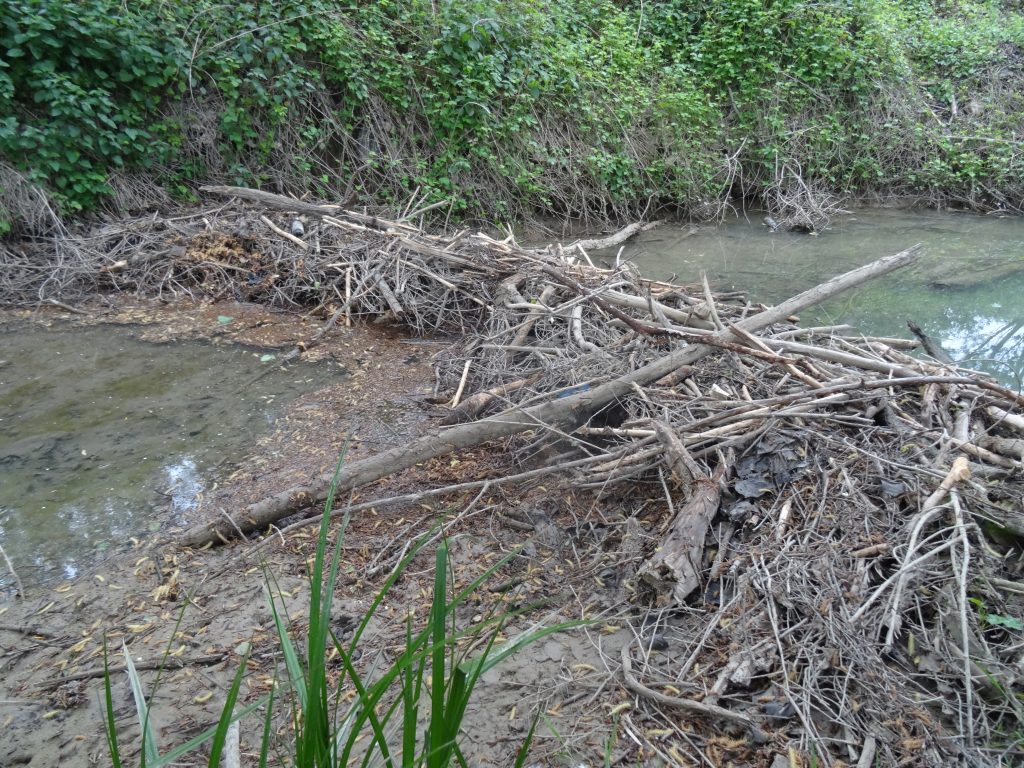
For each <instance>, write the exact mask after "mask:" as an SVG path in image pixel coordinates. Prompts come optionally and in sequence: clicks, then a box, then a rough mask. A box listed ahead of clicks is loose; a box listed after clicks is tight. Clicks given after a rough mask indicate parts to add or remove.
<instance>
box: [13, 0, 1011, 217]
mask: <svg viewBox="0 0 1024 768" xmlns="http://www.w3.org/2000/svg"><path fill="white" fill-rule="evenodd" d="M0 53H2V54H3V55H0V156H2V157H3V159H4V162H6V163H7V164H8V165H9V166H11V167H14V168H17V169H18V170H19V171H20V172H22V173H23V174H24V175H26V176H27V177H28V178H29V179H30V180H31V181H33V182H35V183H37V184H40V185H42V186H44V187H46V188H47V189H48V190H49V191H50V193H51V194H52V195H53V196H54V199H55V200H56V201H57V202H58V204H59V205H60V206H61V208H62V210H64V211H65V212H74V211H77V210H82V209H90V208H95V207H96V206H97V205H101V204H104V203H107V204H109V205H113V206H115V207H116V206H118V205H120V206H125V205H129V204H139V202H140V201H139V200H138V195H136V196H135V197H133V198H132V199H131V201H126V199H124V198H125V196H124V195H121V194H119V190H123V189H124V188H125V186H126V185H130V182H128V181H125V179H129V180H130V179H137V178H138V176H139V175H140V174H141V175H142V176H144V177H146V178H148V179H151V180H157V181H158V182H159V184H160V185H162V186H163V188H164V189H165V190H166V191H167V192H170V193H171V194H174V195H185V196H187V195H189V194H191V192H190V190H191V189H192V188H193V187H194V185H195V183H196V182H199V181H226V182H232V183H239V184H247V185H253V186H262V187H268V188H271V189H274V190H275V191H276V190H286V191H290V192H293V193H301V192H313V193H314V194H317V195H324V196H333V197H342V198H345V199H352V198H360V199H362V200H363V201H366V202H375V203H384V204H387V203H395V202H405V201H406V200H408V199H409V198H411V197H414V196H415V197H417V198H420V199H422V200H423V201H424V202H427V203H429V202H434V201H437V200H448V201H450V202H451V204H452V208H453V212H454V213H455V214H456V215H461V216H464V217H472V216H475V217H481V218H484V219H487V220H491V221H497V220H501V219H508V218H513V217H521V216H524V215H530V214H534V213H541V214H548V215H556V216H565V217H584V218H588V217H599V218H602V217H603V218H613V217H624V216H629V215H636V214H638V213H639V212H641V211H644V210H647V209H649V207H650V206H652V205H654V206H662V207H673V208H679V209H693V210H701V209H702V208H704V209H707V208H708V206H709V205H710V209H714V207H715V205H716V204H717V203H719V202H720V201H723V200H725V199H727V198H729V197H736V196H740V195H742V196H758V195H759V194H763V193H764V192H765V190H767V189H769V188H770V187H771V186H772V185H773V184H777V183H779V180H780V178H781V177H782V175H783V174H784V173H787V172H788V173H793V172H795V173H798V174H799V175H800V177H801V178H802V179H804V180H805V181H807V182H808V183H810V184H813V185H816V186H817V187H818V188H822V189H827V190H829V191H831V192H835V193H838V194H843V195H868V194H881V195H902V196H916V197H924V198H927V199H930V200H932V201H934V202H936V203H945V202H960V203H963V204H965V205H971V206H976V207H987V206H997V205H1006V206H1008V207H1020V205H1021V199H1022V197H1024V182H1022V179H1024V156H1022V151H1021V142H1022V140H1024V136H1022V135H1021V125H1022V124H1024V12H1022V11H1021V8H1020V6H1019V3H1014V2H1008V1H1006V2H998V1H996V0H898V1H897V0H825V1H824V2H808V0H661V1H657V0H655V1H654V2H632V1H629V2H611V1H610V0H597V1H596V2H582V1H581V0H568V1H567V2H558V3H555V2H551V1H550V0H511V1H510V2H497V0H470V1H469V2H461V1H460V2H458V3H456V2H453V1H452V0H440V1H436V0H435V2H426V1H425V0H410V1H409V2H402V3H399V2H391V1H390V0H382V1H381V2H373V3H370V2H355V1H349V2H345V1H344V0H276V1H275V2H270V1H269V0H252V1H250V2H239V3H234V4H229V5H224V4H220V3H214V2H212V0H188V1H187V2H180V3H165V2H160V1H159V0H139V1H138V2H135V3H128V4H125V3H120V2H115V1H114V0H10V2H7V3H4V4H3V5H2V6H0ZM3 199H4V195H3V192H2V191H0V205H2V204H3V203H2V201H3ZM142 202H144V200H143V201H142ZM11 207H12V206H11V205H8V208H11ZM17 215H18V213H17V211H13V212H12V211H10V210H9V211H8V213H7V215H6V216H5V215H3V214H2V213H0V222H3V221H7V224H6V227H7V228H9V227H10V219H11V218H12V217H14V216H17ZM0 226H4V225H0Z"/></svg>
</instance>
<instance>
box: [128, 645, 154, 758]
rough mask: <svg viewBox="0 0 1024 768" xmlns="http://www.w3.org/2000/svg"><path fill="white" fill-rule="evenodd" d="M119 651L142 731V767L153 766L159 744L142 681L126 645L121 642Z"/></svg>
mask: <svg viewBox="0 0 1024 768" xmlns="http://www.w3.org/2000/svg"><path fill="white" fill-rule="evenodd" d="M121 651H122V652H123V653H124V662H125V667H126V670H125V671H126V672H127V673H128V682H129V683H130V684H131V688H132V697H133V698H134V699H135V709H136V712H137V713H138V718H139V728H140V729H141V731H142V768H146V765H147V764H148V765H150V766H155V765H156V764H157V762H158V761H159V759H160V746H159V744H158V743H157V740H156V734H155V733H154V732H153V724H152V723H150V722H149V706H148V705H147V704H146V695H145V694H144V693H143V691H142V681H141V680H140V679H139V673H138V672H137V671H136V670H135V663H134V662H133V661H132V655H131V654H130V653H129V652H128V646H127V645H126V644H125V643H124V641H122V642H121Z"/></svg>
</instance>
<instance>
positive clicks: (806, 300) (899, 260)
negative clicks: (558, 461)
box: [178, 245, 921, 547]
mask: <svg viewBox="0 0 1024 768" xmlns="http://www.w3.org/2000/svg"><path fill="white" fill-rule="evenodd" d="M920 250H921V248H920V245H915V246H913V247H912V248H909V249H907V250H905V251H901V252H900V253H897V254H895V255H893V256H886V257H884V258H881V259H879V260H877V261H875V262H872V263H871V264H868V265H866V266H863V267H860V268H858V269H854V270H852V271H850V272H847V273H845V274H843V275H840V276H838V277H834V278H832V279H831V280H828V281H826V282H824V283H822V284H820V285H818V286H815V287H814V288H811V289H809V290H807V291H804V292H803V293H800V294H798V295H796V296H794V297H792V298H790V299H788V300H786V301H784V302H782V303H781V304H779V305H777V306H775V307H770V308H768V309H766V310H764V311H763V312H759V313H758V314H756V315H751V316H750V317H747V318H745V319H743V320H741V321H739V322H738V323H736V325H737V326H739V327H740V328H742V329H743V330H745V331H748V332H752V331H758V330H761V329H764V328H767V327H769V326H771V325H773V324H775V323H778V322H780V321H783V320H785V319H786V318H788V317H790V316H791V315H794V314H796V313H799V312H802V311H804V310H806V309H808V308H809V307H812V306H814V305H816V304H818V303H820V302H822V301H825V300H827V299H830V298H832V297H834V296H836V295H838V294H840V293H842V292H843V291H846V290H848V289H850V288H853V287H855V286H857V285H861V284H862V283H864V282H866V281H868V280H871V279H873V278H875V277H879V276H881V275H885V274H888V273H889V272H892V271H893V270H896V269H899V268H901V267H904V266H907V265H908V264H911V263H913V262H914V261H915V260H916V259H917V257H918V255H919V253H920ZM707 339H708V340H714V341H720V342H727V341H737V340H739V339H737V336H736V335H735V334H733V333H732V331H731V330H730V329H728V328H727V329H725V330H723V331H720V332H717V333H714V334H709V335H708V336H707ZM712 349H713V347H710V346H707V345H705V344H695V345H687V346H684V347H682V348H681V349H676V350H675V351H672V352H670V353H668V354H666V355H664V356H662V357H660V358H658V359H656V360H654V361H653V362H651V363H648V364H647V365H645V366H643V367H641V368H638V369H636V370H634V371H631V372H629V373H627V374H625V375H623V376H620V377H618V378H616V379H613V380H611V381H608V382H606V383H605V384H602V385H600V386H597V387H594V388H591V389H588V390H586V391H583V392H579V393H577V394H573V395H569V396H565V397H558V398H556V399H554V400H550V401H548V402H542V403H540V404H538V405H534V406H531V407H528V408H512V409H510V410H508V411H505V412H503V413H499V414H497V415H494V416H491V417H488V418H486V419H483V420H480V421H475V422H471V423H468V424H460V425H458V426H455V427H452V428H451V429H447V430H445V431H443V432H440V433H434V434H428V435H425V436H423V437H421V438H419V439H417V440H413V441H412V442H410V443H408V444H406V445H401V446H398V447H396V448H392V449H391V450H388V451H384V452H382V453H380V454H377V455H375V456H370V457H368V458H366V459H362V460H360V461H355V462H352V463H351V464H348V465H346V466H344V467H342V469H341V471H340V473H339V475H338V478H337V488H338V491H339V492H341V493H344V492H346V491H349V490H351V489H353V488H357V487H359V486H362V485H365V484H366V483H371V482H373V481H375V480H379V479H381V478H383V477H387V476H389V475H392V474H394V473H395V472H399V471H401V470H403V469H407V468H409V467H411V466H414V465H415V464H418V463H420V462H422V461H427V460H429V459H432V458H435V457H437V456H442V455H444V454H447V453H450V452H452V451H455V450H459V449H462V448H468V447H470V446H473V445H479V444H480V443H485V442H488V441H491V440H496V439H499V438H502V437H508V436H510V435H514V434H517V433H520V432H525V431H528V430H536V429H555V430H563V431H571V430H573V429H575V428H576V427H578V426H581V425H582V424H584V423H586V421H587V420H588V419H589V418H590V417H591V416H592V415H593V414H594V413H596V412H598V411H600V410H602V409H603V408H605V407H606V406H608V405H609V404H611V403H613V402H615V401H616V400H617V399H619V398H621V397H623V396H625V395H626V394H627V393H629V392H630V391H631V390H632V389H633V387H634V385H641V386H642V385H645V384H649V383H651V382H654V381H657V380H658V379H660V378H662V377H663V376H666V375H668V374H669V373H672V372H673V371H675V370H677V369H679V368H681V367H682V366H684V365H692V364H693V363H694V362H696V361H697V360H699V359H701V358H702V357H704V356H705V355H706V354H708V353H709V352H710V351H712ZM330 485H331V476H330V475H324V476H322V477H320V478H319V479H318V480H317V481H316V482H314V483H312V484H310V485H304V486H296V487H293V488H289V489H287V490H284V491H281V492H280V493H278V494H275V495H273V496H270V497H267V498H265V499H263V500H261V501H258V502H255V503H253V504H250V505H249V506H247V507H245V508H244V509H243V510H241V511H240V512H238V513H236V514H234V515H232V516H230V517H229V516H227V515H224V516H222V517H220V518H215V519H213V520H211V521H209V522H206V523H202V524H200V525H197V526H194V527H192V528H190V529H188V530H187V531H185V532H184V533H183V534H182V535H181V536H180V537H179V538H178V544H179V545H181V546H184V547H203V546H207V545H211V544H217V543H221V542H226V541H229V540H230V539H232V538H234V537H235V536H236V535H237V534H238V533H242V534H249V533H252V532H254V531H259V530H263V529H264V528H266V527H267V526H269V525H270V524H271V523H274V522H276V521H277V520H280V519H281V518H283V517H287V516H289V515H292V514H294V513H295V512H297V511H299V510H301V509H304V508H306V507H309V506H312V505H313V504H315V503H318V502H320V501H323V500H324V499H325V498H326V497H327V492H328V489H329V488H330Z"/></svg>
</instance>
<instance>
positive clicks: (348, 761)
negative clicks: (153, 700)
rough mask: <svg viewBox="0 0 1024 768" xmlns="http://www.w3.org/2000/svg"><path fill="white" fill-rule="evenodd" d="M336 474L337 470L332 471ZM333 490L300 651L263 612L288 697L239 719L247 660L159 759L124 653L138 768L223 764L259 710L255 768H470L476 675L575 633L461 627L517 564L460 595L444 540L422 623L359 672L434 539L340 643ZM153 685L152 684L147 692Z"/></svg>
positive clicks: (498, 619)
mask: <svg viewBox="0 0 1024 768" xmlns="http://www.w3.org/2000/svg"><path fill="white" fill-rule="evenodd" d="M340 466H341V464H340V462H339V469H340ZM335 477H337V475H335ZM335 490H336V489H335V488H334V487H332V489H331V492H330V494H329V496H328V500H327V505H326V508H325V513H324V515H323V518H322V520H321V523H320V531H319V537H318V540H317V549H316V555H315V559H314V564H313V569H312V573H311V575H310V596H309V603H308V619H309V620H308V629H307V630H306V633H305V638H304V640H305V642H304V643H302V644H298V645H297V644H296V642H295V640H294V639H293V637H292V633H291V631H290V628H289V626H288V621H287V618H286V617H285V616H284V615H283V614H282V610H281V609H279V606H278V604H277V601H276V599H275V598H274V597H273V596H272V595H273V591H272V590H271V597H270V607H271V612H272V615H273V619H274V625H275V627H276V630H277V641H278V643H279V648H280V652H281V656H282V657H283V660H284V672H285V679H284V682H285V683H286V684H285V686H284V690H285V692H286V693H284V694H278V695H276V696H275V695H274V693H273V692H272V693H271V694H270V695H269V696H265V697H262V698H259V699H258V700H256V701H254V702H251V703H249V704H247V705H245V706H244V707H241V708H239V709H237V710H236V704H237V703H238V698H239V691H240V686H241V683H242V680H243V678H244V675H245V669H246V663H247V658H248V651H247V652H246V655H245V657H244V658H243V660H242V663H241V665H240V667H239V669H238V671H237V673H236V674H235V676H234V679H233V681H232V684H231V687H230V689H229V690H228V692H227V695H226V697H225V702H224V706H223V709H222V713H221V716H220V718H219V721H218V723H217V725H216V726H215V727H213V728H210V729H208V730H206V731H204V732H203V733H201V734H199V735H198V736H196V737H194V738H192V739H190V740H189V741H188V742H186V743H184V744H181V745H178V746H176V747H175V748H173V749H170V750H168V751H166V752H165V751H162V750H161V747H160V744H159V741H158V739H157V736H156V733H155V732H154V729H153V728H152V727H151V724H150V711H149V708H148V701H147V698H146V696H145V693H144V691H143V686H142V683H141V681H140V679H139V676H138V673H137V672H136V671H135V668H134V666H133V665H132V661H131V656H130V654H129V653H128V651H127V649H125V650H124V657H125V660H126V662H125V663H126V667H127V674H128V677H129V680H130V683H131V691H132V696H133V698H134V700H135V703H136V708H137V719H138V723H139V727H140V733H141V741H142V744H141V753H140V758H139V764H140V765H141V766H143V768H158V767H159V766H165V765H170V764H171V763H173V762H175V761H179V760H181V758H182V757H183V756H184V755H186V754H188V753H190V752H194V751H196V750H197V749H199V748H200V747H202V746H204V745H207V748H208V750H209V751H208V755H209V758H208V765H209V766H211V768H212V767H214V766H219V765H220V760H221V756H222V755H223V753H224V749H225V743H226V741H227V735H228V729H229V727H230V726H231V724H232V723H234V722H236V721H238V720H240V719H242V718H243V717H245V716H246V715H248V714H249V713H251V712H252V711H254V710H256V709H258V708H259V707H265V714H264V724H263V730H262V738H261V743H260V755H261V757H260V763H259V765H260V766H261V768H263V766H266V765H268V764H270V760H271V755H276V760H277V763H279V764H282V765H294V766H302V768H327V767H328V766H330V767H331V768H336V767H339V766H350V765H352V766H354V765H361V766H389V767H393V768H398V767H399V766H401V768H446V767H447V766H451V765H460V766H466V765H467V764H468V763H467V759H466V757H465V755H464V754H463V753H462V749H461V747H460V743H459V738H460V730H461V727H462V723H463V720H464V718H465V715H466V712H467V709H468V707H469V705H470V700H471V698H472V696H473V693H474V690H475V688H476V685H477V683H478V682H479V681H480V678H481V675H483V674H484V673H485V672H487V671H488V670H490V669H492V668H494V667H495V666H496V665H498V664H500V663H501V662H502V661H504V660H505V659H507V658H508V657H510V656H511V655H513V654H514V653H516V652H517V651H519V650H521V649H522V648H523V647H525V646H527V645H529V644H530V643H532V642H535V641H536V640H539V639H541V638H544V637H547V636H548V635H550V634H552V633H555V632H559V631H562V630H564V629H567V628H569V627H571V626H575V624H572V623H563V624H558V625H555V626H551V627H545V628H540V629H536V630H534V631H530V632H527V633H524V634H522V635H520V636H519V637H517V638H515V639H513V640H511V641H509V642H506V643H503V644H501V645H500V646H499V645H497V640H498V638H499V634H500V630H501V628H502V626H503V625H504V622H505V620H506V619H507V618H508V615H507V614H493V615H490V616H488V617H486V618H484V619H483V620H482V621H479V622H477V623H475V624H471V625H469V626H461V625H460V622H459V621H457V612H458V609H459V608H460V607H462V606H463V605H464V604H465V602H466V600H467V598H469V597H470V596H471V595H472V594H474V592H475V591H476V590H477V589H478V588H479V587H480V586H481V585H482V584H483V583H484V582H485V581H486V580H487V579H488V578H490V576H492V575H493V574H494V572H495V571H496V570H497V569H498V568H500V567H501V566H502V565H504V564H505V563H506V562H507V561H508V559H509V558H510V557H513V556H515V555H514V554H513V555H510V556H509V557H506V558H504V559H502V560H501V561H500V562H498V563H497V564H496V565H494V566H493V567H492V568H490V569H488V570H487V571H486V572H484V573H483V574H482V575H480V576H479V577H478V578H477V579H475V580H474V581H473V582H472V583H470V584H468V585H466V586H465V587H464V588H462V589H461V590H459V591H453V585H452V584H451V583H450V579H449V569H450V562H449V556H448V547H447V544H446V542H444V541H443V540H442V541H441V543H440V544H438V546H437V548H436V550H435V552H434V586H433V595H432V600H431V604H430V610H429V614H428V616H427V617H426V622H425V624H424V625H423V626H417V625H416V624H415V622H414V620H413V616H412V614H411V613H410V614H409V615H408V616H407V618H406V624H405V644H404V648H403V649H402V651H401V653H400V654H399V655H398V656H397V658H395V659H394V660H393V661H391V662H390V663H385V662H383V658H384V657H383V655H382V654H381V655H378V657H377V659H376V660H375V661H374V662H373V663H372V664H371V665H370V669H369V670H366V671H360V670H359V669H358V668H357V660H358V659H360V656H361V653H360V651H361V650H362V649H361V647H360V643H361V640H363V637H364V634H365V632H366V630H367V628H368V626H369V625H370V624H371V622H372V621H373V619H374V617H375V616H376V615H377V613H378V611H379V610H380V607H381V605H382V603H383V601H384V600H385V598H386V597H387V596H388V595H389V593H390V590H391V588H392V587H393V586H394V585H395V583H396V582H397V581H398V580H399V579H400V578H401V576H402V575H403V573H405V571H406V570H407V569H408V567H409V566H410V564H411V563H412V562H413V560H414V559H415V558H416V557H417V556H418V555H420V554H421V553H422V552H423V550H424V549H425V547H426V546H427V544H428V543H429V541H431V539H432V537H431V535H430V534H429V533H428V534H427V535H425V536H423V537H421V538H420V539H419V540H418V541H417V542H416V543H415V544H414V545H413V546H412V547H410V549H409V552H408V553H407V554H406V555H405V556H404V557H403V559H402V560H401V562H400V563H399V564H398V565H397V566H396V567H395V568H394V570H393V571H392V573H391V574H390V576H389V577H388V578H387V580H386V581H385V583H384V585H383V586H382V587H381V589H380V590H379V592H378V593H377V594H376V596H375V598H374V600H373V601H372V603H371V605H370V606H369V608H368V609H367V610H366V611H365V612H364V613H363V615H362V616H361V618H360V620H359V622H358V624H357V625H356V626H355V628H354V631H353V633H352V635H351V637H350V638H349V639H348V640H347V641H343V640H342V639H341V638H339V637H338V636H337V635H336V634H335V632H334V631H333V630H332V628H331V606H332V597H333V593H334V586H335V583H336V580H337V576H338V572H339V568H340V565H341V559H340V550H341V545H342V541H343V533H344V530H345V527H346V524H347V516H346V517H345V520H344V522H343V524H342V526H341V529H340V531H339V532H338V535H337V540H336V542H335V544H334V547H333V548H331V547H330V545H329V538H330V531H329V523H330V513H331V507H332V504H333V499H334V497H335ZM272 582H273V577H272V575H270V574H268V586H269V585H270V584H271V583H272ZM464 646H472V647H479V648H480V650H479V651H478V652H476V653H475V654H473V655H471V654H469V653H468V652H466V651H463V650H462V648H463V647H464ZM339 663H340V668H341V673H340V675H334V674H332V673H331V672H330V671H329V669H330V665H332V664H339ZM104 665H105V666H104V668H105V669H106V670H107V674H106V675H105V678H104V691H105V705H106V730H107V739H108V744H109V748H110V755H111V762H112V764H113V765H114V766H115V768H119V767H120V766H121V765H122V763H123V759H122V749H121V741H122V740H123V739H122V737H121V735H120V734H119V732H118V726H117V723H116V721H115V716H114V707H113V696H112V690H111V676H110V672H109V667H108V666H107V659H106V651H105V652H104ZM157 685H159V677H158V678H157V683H156V684H155V685H154V688H155V687H156V686H157ZM275 707H276V708H277V709H276V710H275ZM282 707H284V708H285V709H286V712H287V720H288V722H289V724H290V728H288V735H287V736H286V737H284V739H283V743H282V740H281V739H279V738H277V737H275V736H274V722H275V712H279V711H280V710H281V708H282ZM532 735H533V728H531V729H530V731H529V733H528V735H527V738H526V740H525V742H524V744H523V745H522V747H521V748H520V750H519V753H518V755H517V758H516V763H515V764H516V766H520V765H522V764H523V763H524V761H525V759H526V754H527V750H528V748H529V743H530V740H531V739H532ZM275 764H276V763H275Z"/></svg>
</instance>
